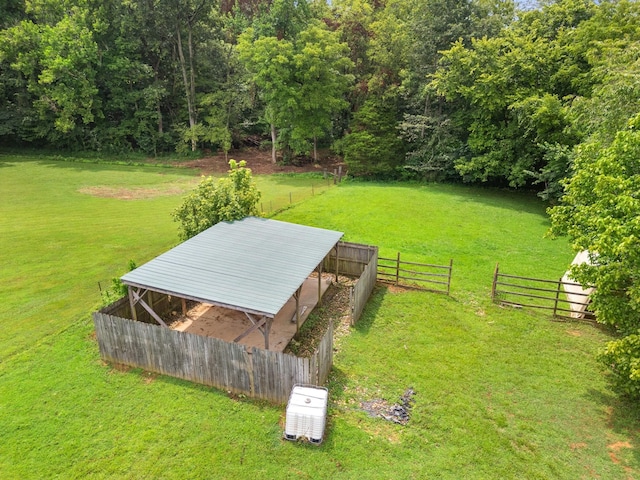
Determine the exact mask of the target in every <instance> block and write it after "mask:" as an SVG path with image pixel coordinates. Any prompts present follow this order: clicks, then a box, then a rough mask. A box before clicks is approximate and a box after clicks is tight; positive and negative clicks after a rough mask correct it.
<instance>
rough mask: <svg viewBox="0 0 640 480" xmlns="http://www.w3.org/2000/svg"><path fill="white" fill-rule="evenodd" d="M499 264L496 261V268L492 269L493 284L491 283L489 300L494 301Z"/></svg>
mask: <svg viewBox="0 0 640 480" xmlns="http://www.w3.org/2000/svg"><path fill="white" fill-rule="evenodd" d="M499 267H500V264H499V263H496V269H495V270H494V271H493V284H492V285H491V301H492V302H495V301H496V287H497V285H498V270H499Z"/></svg>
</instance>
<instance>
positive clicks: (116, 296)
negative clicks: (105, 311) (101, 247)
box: [100, 260, 138, 307]
mask: <svg viewBox="0 0 640 480" xmlns="http://www.w3.org/2000/svg"><path fill="white" fill-rule="evenodd" d="M128 266H129V271H132V270H135V269H136V268H137V267H138V266H137V265H136V262H134V261H133V260H129V265H128ZM127 291H128V288H127V286H126V285H125V284H124V283H122V280H120V277H113V278H112V279H111V285H109V287H108V288H107V289H105V290H102V291H101V292H100V294H101V297H102V306H104V307H106V306H107V305H111V304H112V303H113V302H115V301H116V300H120V299H121V298H122V297H124V296H125V295H127Z"/></svg>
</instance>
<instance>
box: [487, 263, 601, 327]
mask: <svg viewBox="0 0 640 480" xmlns="http://www.w3.org/2000/svg"><path fill="white" fill-rule="evenodd" d="M565 287H569V289H571V290H575V287H581V285H580V284H578V283H574V282H567V281H563V280H562V278H560V279H558V280H543V279H540V278H530V277H521V276H518V275H508V274H505V273H500V269H499V266H498V265H496V269H495V271H494V274H493V285H492V287H491V298H492V299H493V301H494V302H496V303H500V304H501V305H507V306H512V307H516V308H533V309H539V310H546V311H549V312H551V313H552V314H553V317H554V318H565V319H572V320H574V319H579V318H585V319H591V320H592V319H594V318H595V317H594V315H593V313H592V312H589V311H588V310H587V307H588V305H589V293H580V292H575V291H572V292H571V300H569V298H567V293H566V289H565ZM572 307H573V308H572Z"/></svg>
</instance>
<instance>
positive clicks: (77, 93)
mask: <svg viewBox="0 0 640 480" xmlns="http://www.w3.org/2000/svg"><path fill="white" fill-rule="evenodd" d="M639 16H640V5H639V4H638V3H637V2H634V1H627V0H621V1H614V2H609V1H605V2H597V3H596V2H592V1H588V0H560V1H558V2H552V3H547V2H543V3H541V4H540V6H537V7H536V8H534V9H528V10H519V9H518V8H516V5H515V4H514V3H513V2H512V1H511V0H333V1H331V2H326V1H325V0H310V1H306V2H305V1H299V0H237V1H235V2H234V1H233V0H222V1H221V2H216V1H213V0H6V1H5V2H3V3H2V4H1V5H0V102H2V108H1V109H0V144H1V145H6V146H9V145H10V146H15V145H18V146H32V147H47V148H55V149H75V150H95V151H102V152H106V153H115V154H118V153H122V152H129V151H140V152H143V153H146V154H148V155H159V154H161V153H163V152H174V151H176V150H177V151H178V152H185V153H186V152H190V151H202V150H212V151H214V150H221V151H228V150H230V149H231V148H232V147H241V146H246V145H253V146H260V147H262V148H266V149H272V154H273V158H274V161H275V160H278V161H283V162H291V161H299V159H303V158H306V159H312V158H315V157H316V156H317V149H318V148H324V149H326V148H331V149H333V151H335V152H337V153H339V154H341V155H342V156H343V157H344V159H345V161H346V163H347V164H348V166H349V171H350V173H351V174H353V175H356V176H363V177H371V178H418V179H433V180H463V181H467V182H489V183H491V184H494V185H509V186H512V187H533V188H536V189H538V190H539V191H540V192H541V194H542V195H543V196H544V197H545V198H549V199H556V198H558V196H559V194H560V193H561V186H560V185H559V180H560V179H562V178H565V177H567V176H568V175H569V174H570V172H571V168H572V165H573V163H574V160H575V157H576V155H577V154H578V152H579V151H580V148H581V147H582V146H583V145H585V144H589V143H593V142H597V143H598V144H599V145H600V146H602V147H606V146H607V145H609V144H611V142H612V141H613V140H614V138H615V135H616V132H618V131H620V130H623V129H625V128H626V125H627V122H628V121H629V119H631V118H632V117H634V116H635V115H636V114H637V113H638V111H640V82H638V81H637V77H638V73H639V72H640V69H639V65H640V64H639V61H638V57H639V54H640V43H639V42H640V18H639Z"/></svg>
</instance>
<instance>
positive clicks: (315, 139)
mask: <svg viewBox="0 0 640 480" xmlns="http://www.w3.org/2000/svg"><path fill="white" fill-rule="evenodd" d="M313 161H314V162H316V163H318V137H316V136H315V135H314V136H313Z"/></svg>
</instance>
